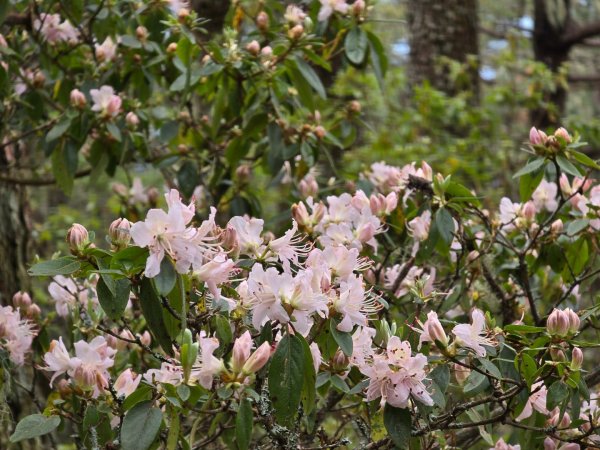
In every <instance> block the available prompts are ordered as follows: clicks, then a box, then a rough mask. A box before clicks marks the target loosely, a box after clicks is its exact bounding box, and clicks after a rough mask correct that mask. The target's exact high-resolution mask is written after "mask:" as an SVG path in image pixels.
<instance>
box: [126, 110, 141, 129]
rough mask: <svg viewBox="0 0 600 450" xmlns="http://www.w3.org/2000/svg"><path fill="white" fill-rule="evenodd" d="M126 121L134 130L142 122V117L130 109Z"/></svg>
mask: <svg viewBox="0 0 600 450" xmlns="http://www.w3.org/2000/svg"><path fill="white" fill-rule="evenodd" d="M125 122H126V123H127V126H128V127H129V128H131V129H132V130H133V129H135V128H137V126H138V125H139V124H140V118H139V117H138V116H137V115H136V114H135V113H134V112H132V111H129V112H128V113H127V115H126V116H125Z"/></svg>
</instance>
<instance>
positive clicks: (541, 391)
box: [515, 381, 550, 422]
mask: <svg viewBox="0 0 600 450" xmlns="http://www.w3.org/2000/svg"><path fill="white" fill-rule="evenodd" d="M547 395H548V391H547V389H546V386H544V382H543V381H538V382H537V383H534V384H533V385H532V386H531V394H530V395H529V398H528V399H527V403H525V408H523V411H521V414H519V416H518V417H517V418H516V419H515V420H517V421H518V422H520V421H522V420H525V419H527V418H528V417H530V416H531V414H533V410H534V409H535V410H536V411H538V412H539V413H541V414H544V415H545V416H548V415H550V411H548V410H547V409H546V396H547Z"/></svg>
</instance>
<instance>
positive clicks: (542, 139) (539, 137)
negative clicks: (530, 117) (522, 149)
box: [529, 127, 548, 145]
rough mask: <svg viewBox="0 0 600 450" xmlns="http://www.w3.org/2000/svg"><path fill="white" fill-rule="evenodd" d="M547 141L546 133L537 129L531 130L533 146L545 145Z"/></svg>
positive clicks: (532, 128)
mask: <svg viewBox="0 0 600 450" xmlns="http://www.w3.org/2000/svg"><path fill="white" fill-rule="evenodd" d="M547 140H548V136H546V133H544V132H543V131H540V130H538V129H537V128H535V127H531V130H529V142H531V143H532V144H533V145H544V144H546V141H547Z"/></svg>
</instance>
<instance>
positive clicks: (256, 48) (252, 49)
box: [246, 40, 260, 56]
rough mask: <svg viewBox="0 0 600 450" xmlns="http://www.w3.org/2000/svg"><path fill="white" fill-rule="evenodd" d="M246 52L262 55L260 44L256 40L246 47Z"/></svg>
mask: <svg viewBox="0 0 600 450" xmlns="http://www.w3.org/2000/svg"><path fill="white" fill-rule="evenodd" d="M246 51H247V52H248V53H250V54H251V55H254V56H258V54H259V53H260V44H259V43H258V41H256V40H254V41H251V42H250V43H248V44H247V45H246Z"/></svg>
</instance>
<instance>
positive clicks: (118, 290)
mask: <svg viewBox="0 0 600 450" xmlns="http://www.w3.org/2000/svg"><path fill="white" fill-rule="evenodd" d="M130 289H131V284H130V283H129V280H128V279H127V278H121V279H119V280H115V282H114V293H113V292H111V290H110V289H109V288H108V286H107V285H106V283H105V281H104V278H103V277H101V278H100V279H99V280H98V284H97V286H96V291H97V293H98V301H99V302H100V306H102V309H103V310H104V312H105V313H106V315H107V316H108V317H110V318H111V319H112V320H117V319H119V318H120V317H121V316H122V315H123V311H125V307H126V306H127V302H128V301H129V291H130Z"/></svg>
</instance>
